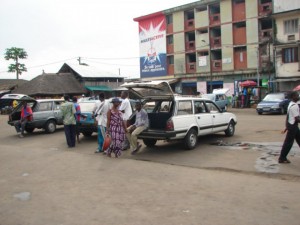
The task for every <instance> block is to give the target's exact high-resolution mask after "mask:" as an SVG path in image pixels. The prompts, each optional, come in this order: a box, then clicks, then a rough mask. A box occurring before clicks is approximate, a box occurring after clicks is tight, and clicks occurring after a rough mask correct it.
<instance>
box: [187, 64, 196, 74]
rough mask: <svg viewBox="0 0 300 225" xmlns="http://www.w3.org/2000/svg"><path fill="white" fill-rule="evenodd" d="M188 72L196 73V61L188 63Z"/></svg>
mask: <svg viewBox="0 0 300 225" xmlns="http://www.w3.org/2000/svg"><path fill="white" fill-rule="evenodd" d="M186 72H187V73H195V72H196V63H195V62H190V63H187V64H186Z"/></svg>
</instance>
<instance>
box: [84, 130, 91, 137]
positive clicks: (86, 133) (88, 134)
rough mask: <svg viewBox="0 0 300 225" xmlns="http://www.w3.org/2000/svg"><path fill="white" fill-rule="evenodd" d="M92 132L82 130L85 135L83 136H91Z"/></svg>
mask: <svg viewBox="0 0 300 225" xmlns="http://www.w3.org/2000/svg"><path fill="white" fill-rule="evenodd" d="M92 133H93V132H91V131H86V132H82V134H83V136H85V137H90V136H92Z"/></svg>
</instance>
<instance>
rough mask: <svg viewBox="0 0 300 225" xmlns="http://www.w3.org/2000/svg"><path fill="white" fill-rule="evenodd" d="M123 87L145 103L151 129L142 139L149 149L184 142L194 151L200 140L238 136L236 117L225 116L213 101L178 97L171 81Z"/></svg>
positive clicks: (125, 85) (132, 84) (230, 114)
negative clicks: (164, 142)
mask: <svg viewBox="0 0 300 225" xmlns="http://www.w3.org/2000/svg"><path fill="white" fill-rule="evenodd" d="M121 86H122V87H126V88H127V89H129V91H130V92H131V93H133V94H135V95H136V96H137V97H138V98H140V99H143V102H144V104H145V106H144V107H145V109H146V110H147V112H148V117H149V128H148V129H147V130H145V131H143V132H142V133H141V134H140V135H139V136H138V138H139V139H143V142H144V144H145V145H147V146H148V147H152V146H154V145H155V144H156V142H157V140H167V141H170V140H178V139H181V140H183V141H184V144H185V147H186V148H187V149H193V148H195V147H196V145H197V141H198V136H203V135H207V134H212V133H218V132H225V135H226V136H233V135H234V132H235V125H236V124H237V119H236V116H235V115H234V114H233V113H228V112H222V110H220V109H219V108H218V106H217V105H216V104H215V103H214V102H213V101H212V100H209V99H204V98H198V97H184V96H179V95H176V94H174V93H173V91H172V89H171V87H170V85H169V83H168V81H149V82H145V81H143V82H130V83H125V84H123V85H121ZM132 120H135V117H134V116H133V117H132Z"/></svg>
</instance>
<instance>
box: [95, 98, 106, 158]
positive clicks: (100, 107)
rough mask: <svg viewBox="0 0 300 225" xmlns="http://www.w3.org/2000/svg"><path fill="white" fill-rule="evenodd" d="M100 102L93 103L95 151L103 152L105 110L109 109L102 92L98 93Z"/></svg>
mask: <svg viewBox="0 0 300 225" xmlns="http://www.w3.org/2000/svg"><path fill="white" fill-rule="evenodd" d="M99 100H100V103H99V104H96V105H95V108H94V112H95V113H94V117H95V119H96V120H97V122H98V149H97V150H96V152H95V153H99V152H104V150H103V144H104V138H105V133H106V125H107V112H108V110H109V102H108V100H105V95H104V93H100V94H99Z"/></svg>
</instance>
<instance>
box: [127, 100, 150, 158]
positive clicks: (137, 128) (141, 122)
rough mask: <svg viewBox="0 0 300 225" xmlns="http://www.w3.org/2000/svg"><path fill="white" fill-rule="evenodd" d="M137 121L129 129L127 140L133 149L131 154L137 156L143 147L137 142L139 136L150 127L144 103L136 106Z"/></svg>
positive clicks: (138, 103)
mask: <svg viewBox="0 0 300 225" xmlns="http://www.w3.org/2000/svg"><path fill="white" fill-rule="evenodd" d="M135 109H136V119H135V123H134V124H133V125H131V126H130V127H128V128H127V133H126V136H127V139H128V140H129V143H130V147H131V154H132V155H133V154H135V153H137V152H138V151H139V149H140V148H141V145H140V144H139V143H138V142H137V136H138V135H139V134H140V133H141V132H142V131H143V130H145V129H147V128H148V126H149V119H148V114H147V112H146V110H144V109H143V108H142V103H141V102H137V103H136V104H135Z"/></svg>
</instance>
